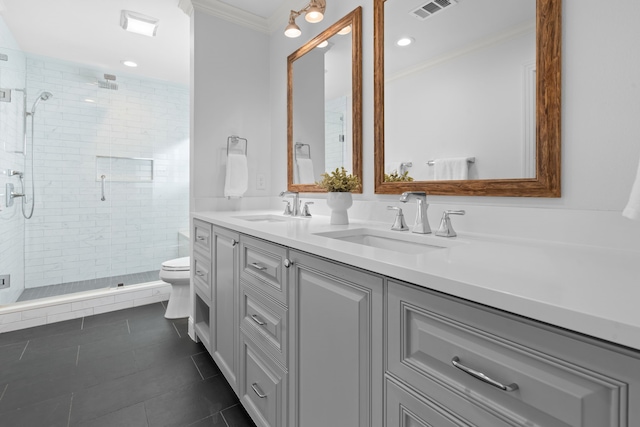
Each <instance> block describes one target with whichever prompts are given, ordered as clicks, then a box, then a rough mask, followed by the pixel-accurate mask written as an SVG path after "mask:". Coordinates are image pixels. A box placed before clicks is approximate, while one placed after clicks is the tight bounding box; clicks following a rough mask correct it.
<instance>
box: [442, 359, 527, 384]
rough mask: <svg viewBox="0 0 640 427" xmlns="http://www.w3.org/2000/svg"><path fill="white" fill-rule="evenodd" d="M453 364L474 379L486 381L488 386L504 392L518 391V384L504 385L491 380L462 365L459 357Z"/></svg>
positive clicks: (453, 360) (452, 360) (452, 361)
mask: <svg viewBox="0 0 640 427" xmlns="http://www.w3.org/2000/svg"><path fill="white" fill-rule="evenodd" d="M451 364H452V365H453V366H455V367H456V368H458V369H460V370H461V371H462V372H464V373H467V374H469V375H471V376H472V377H474V378H477V379H479V380H480V381H484V382H485V383H487V384H490V385H492V386H494V387H497V388H499V389H500V390H504V391H516V390H517V389H518V384H516V383H513V384H509V385H504V384H501V383H499V382H498V381H496V380H493V379H491V378H489V377H488V376H486V375H485V374H483V373H482V372H479V371H476V370H475V369H471V368H469V367H467V366H464V365H463V364H462V363H460V358H458V356H454V358H453V359H451Z"/></svg>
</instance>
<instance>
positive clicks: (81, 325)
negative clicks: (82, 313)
mask: <svg viewBox="0 0 640 427" xmlns="http://www.w3.org/2000/svg"><path fill="white" fill-rule="evenodd" d="M83 329H84V317H83V318H82V323H81V324H80V330H81V331H82V330H83Z"/></svg>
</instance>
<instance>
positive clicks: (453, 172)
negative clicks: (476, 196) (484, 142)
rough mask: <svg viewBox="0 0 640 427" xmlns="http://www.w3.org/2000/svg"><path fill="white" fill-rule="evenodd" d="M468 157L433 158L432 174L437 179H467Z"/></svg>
mask: <svg viewBox="0 0 640 427" xmlns="http://www.w3.org/2000/svg"><path fill="white" fill-rule="evenodd" d="M468 159H469V158H468V157H451V158H449V159H436V160H434V167H435V169H434V176H435V179H437V180H450V179H456V180H457V179H468V178H469V163H468Z"/></svg>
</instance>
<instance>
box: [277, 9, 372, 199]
mask: <svg viewBox="0 0 640 427" xmlns="http://www.w3.org/2000/svg"><path fill="white" fill-rule="evenodd" d="M361 54H362V8H361V7H358V8H356V9H354V10H353V11H352V12H351V13H349V14H348V15H346V16H345V17H343V18H342V19H340V20H339V21H337V22H336V23H335V24H333V25H331V26H330V27H329V28H327V29H326V30H325V31H323V32H322V33H320V34H318V35H317V36H316V37H314V38H313V39H312V40H310V41H309V42H307V43H306V44H305V45H304V46H302V47H301V48H300V49H298V50H296V51H295V52H293V53H292V54H291V55H289V57H288V58H287V156H288V161H287V188H288V190H289V191H298V192H305V193H311V192H314V193H318V192H325V191H326V190H324V189H323V188H321V187H320V186H318V185H316V184H315V183H316V181H320V180H321V177H320V175H321V174H322V173H323V172H325V171H332V170H335V169H336V168H337V167H340V166H343V167H344V168H345V169H346V170H347V171H349V172H350V173H352V174H353V175H356V176H358V177H359V178H360V179H362V56H361ZM358 192H362V190H359V191H358Z"/></svg>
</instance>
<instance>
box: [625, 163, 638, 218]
mask: <svg viewBox="0 0 640 427" xmlns="http://www.w3.org/2000/svg"><path fill="white" fill-rule="evenodd" d="M622 216H625V217H627V218H629V219H635V220H640V164H638V172H637V173H636V180H635V181H634V183H633V187H632V188H631V194H630V195H629V202H628V203H627V207H626V208H624V210H623V211H622Z"/></svg>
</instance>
